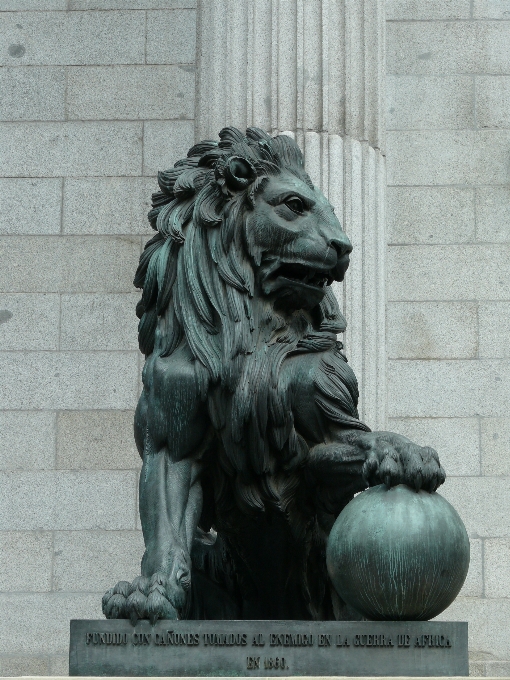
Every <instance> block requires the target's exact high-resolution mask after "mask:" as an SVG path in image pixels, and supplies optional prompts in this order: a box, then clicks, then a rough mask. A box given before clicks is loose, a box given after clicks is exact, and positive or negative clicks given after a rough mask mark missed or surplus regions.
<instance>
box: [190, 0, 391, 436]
mask: <svg viewBox="0 0 510 680" xmlns="http://www.w3.org/2000/svg"><path fill="white" fill-rule="evenodd" d="M383 86H384V0H199V2H198V27H197V93H196V94H197V97H196V110H195V134H196V138H197V139H205V138H208V137H209V138H210V137H213V138H214V137H215V136H216V135H217V133H218V131H219V130H220V129H221V128H222V127H224V126H225V125H235V126H236V127H238V128H240V129H245V128H246V127H247V126H249V125H256V126H258V127H261V128H263V129H265V130H267V131H268V132H271V133H273V134H275V133H281V132H285V133H286V134H290V135H292V136H293V137H295V139H296V140H297V142H298V144H299V145H300V147H301V148H302V149H303V151H304V153H305V162H306V167H307V170H308V172H309V174H310V176H311V178H312V180H313V181H314V182H315V183H316V184H317V185H319V186H320V187H321V189H322V190H323V191H324V193H325V194H326V196H327V197H328V198H329V200H330V201H331V203H332V204H333V205H334V206H335V207H336V208H337V214H339V215H342V216H343V219H342V220H341V221H342V222H343V226H344V228H345V230H346V232H347V234H348V235H349V238H350V239H351V241H352V243H353V246H354V251H353V254H352V256H351V262H352V264H351V268H350V270H349V272H348V274H347V279H346V281H345V283H344V284H343V285H340V284H339V285H338V286H337V289H336V293H337V295H338V297H339V300H340V301H341V303H342V304H343V307H344V310H345V315H346V317H347V322H348V328H347V331H346V333H345V339H344V342H345V346H346V352H347V356H348V357H349V361H350V363H351V364H352V366H353V368H354V370H355V372H356V374H357V376H358V380H359V383H360V404H359V406H360V414H361V416H362V418H363V419H364V420H366V422H367V423H368V424H370V426H371V427H373V428H381V427H384V426H385V420H386V414H385V404H386V380H385V376H386V352H385V257H384V255H385V236H384V201H385V159H384V156H383V130H384V125H383V96H384V89H383Z"/></svg>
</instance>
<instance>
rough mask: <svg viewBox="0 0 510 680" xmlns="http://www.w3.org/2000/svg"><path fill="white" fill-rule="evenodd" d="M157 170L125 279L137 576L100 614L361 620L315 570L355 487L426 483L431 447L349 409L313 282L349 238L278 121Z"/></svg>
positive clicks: (435, 481)
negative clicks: (130, 280) (140, 243)
mask: <svg viewBox="0 0 510 680" xmlns="http://www.w3.org/2000/svg"><path fill="white" fill-rule="evenodd" d="M219 137H220V141H219V142H216V141H203V142H200V143H199V144H196V145H195V146H193V148H191V149H190V151H189V153H188V156H187V158H186V159H183V160H179V161H178V162H177V163H176V164H175V166H174V168H172V169H171V170H168V171H165V172H161V173H159V176H158V182H159V186H160V189H161V191H159V192H158V193H156V194H154V195H153V208H152V210H151V211H150V212H149V220H150V223H151V225H152V226H153V228H154V229H155V230H156V232H157V233H156V235H155V236H154V238H152V239H151V240H150V241H149V242H148V243H147V245H146V246H145V250H144V252H143V254H142V256H141V257H140V264H139V267H138V270H137V272H136V277H135V280H134V284H135V286H136V287H138V288H142V289H143V294H142V299H141V301H140V302H139V304H138V306H137V315H138V317H139V318H140V324H139V344H140V349H141V351H142V352H143V353H144V354H145V357H146V360H145V366H144V370H143V392H142V395H141V397H140V401H139V404H138V407H137V410H136V415H135V439H136V444H137V447H138V450H139V452H140V455H141V457H142V459H143V467H142V470H141V474H140V495H139V498H140V516H141V521H142V528H143V535H144V540H145V553H144V555H143V559H142V564H141V576H138V577H137V578H135V579H134V581H133V582H132V583H128V582H127V581H121V582H120V583H118V584H117V585H116V586H115V587H114V588H112V589H110V590H109V591H108V592H107V593H106V594H105V596H104V597H103V612H104V614H105V615H106V617H108V618H130V619H131V620H132V622H136V620H137V619H147V618H148V619H150V620H151V621H152V622H154V621H155V620H157V619H172V618H173V619H175V618H183V619H226V618H228V619H305V620H311V619H315V620H331V619H356V618H360V615H359V614H357V613H356V612H355V611H354V610H352V609H350V608H349V607H348V606H347V605H346V604H344V603H343V602H342V601H341V600H340V598H339V597H338V595H337V594H336V592H335V590H334V588H333V586H332V584H331V582H330V580H329V578H328V574H327V571H326V560H325V547H326V541H327V537H328V534H329V531H330V529H331V527H332V525H333V523H334V521H335V518H336V517H337V515H338V514H339V513H340V511H341V510H342V508H343V507H344V506H345V505H346V504H347V503H348V502H349V501H350V500H351V499H352V498H353V496H354V494H356V493H357V492H359V491H361V490H363V489H365V488H366V487H367V486H369V485H375V484H380V483H385V484H386V485H388V486H391V485H396V484H400V483H404V484H407V485H409V486H412V487H415V488H417V489H419V488H422V489H425V490H427V491H430V492H433V491H435V489H436V488H437V487H438V486H439V485H440V484H442V483H443V481H444V478H445V475H444V472H443V469H442V468H441V466H440V463H439V459H438V456H437V453H436V452H435V451H434V450H433V449H430V448H422V447H420V446H417V445H416V444H413V443H412V442H411V441H409V440H408V439H406V438H405V437H402V436H400V435H397V434H393V433H389V432H371V431H370V429H369V428H368V427H367V425H365V424H364V423H362V422H361V421H360V420H359V418H358V412H357V410H356V405H357V399H358V388H357V382H356V378H355V376H354V373H353V371H352V370H351V368H350V366H349V364H348V363H347V359H346V357H345V355H344V354H343V352H342V343H341V342H339V341H338V340H337V335H338V333H341V332H342V331H344V330H345V327H346V324H345V320H344V318H343V316H342V314H341V312H340V309H339V307H338V303H337V301H336V299H335V297H334V295H333V292H332V290H331V286H330V284H331V283H332V282H333V281H342V280H343V278H344V275H345V272H346V270H347V267H348V265H349V253H350V251H351V250H352V247H351V244H350V242H349V239H348V238H347V236H346V235H345V233H344V232H343V230H342V227H341V225H340V223H339V221H338V219H337V217H336V216H335V213H334V210H333V207H332V206H331V205H330V204H329V203H328V201H327V200H326V198H325V197H324V195H323V194H322V193H321V192H320V190H319V189H317V188H316V187H314V186H313V184H312V182H311V181H310V178H309V177H308V175H307V174H306V172H305V170H304V166H303V158H302V154H301V152H300V150H299V148H298V146H297V145H296V144H295V142H294V141H293V140H292V139H291V138H290V137H288V136H284V135H280V136H277V137H270V136H269V135H268V134H266V133H265V132H263V131H262V130H259V129H257V128H249V129H248V130H247V131H246V133H245V134H243V133H242V132H240V131H239V130H237V129H235V128H232V127H230V128H225V129H223V130H222V131H221V132H220V135H219Z"/></svg>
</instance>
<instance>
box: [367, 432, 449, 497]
mask: <svg viewBox="0 0 510 680" xmlns="http://www.w3.org/2000/svg"><path fill="white" fill-rule="evenodd" d="M367 442H368V452H367V458H366V460H365V463H364V465H363V470H362V474H363V478H364V479H365V481H366V483H367V484H368V485H370V486H373V485H375V484H381V483H383V484H385V485H386V486H387V487H388V488H390V487H392V486H396V485H398V484H406V485H407V486H409V487H411V488H413V489H416V491H419V490H420V489H423V490H424V491H428V492H429V493H433V492H434V491H435V490H436V489H437V488H438V487H439V486H440V485H441V484H443V482H444V481H445V479H446V475H445V472H444V470H443V468H442V467H441V464H440V462H439V457H438V455H437V452H436V451H435V450H434V449H432V448H430V447H428V446H426V447H422V446H418V445H417V444H413V443H412V442H411V441H409V440H408V439H406V438H405V437H401V436H400V435H397V434H393V433H391V432H383V433H371V434H370V435H369V437H368V438H367Z"/></svg>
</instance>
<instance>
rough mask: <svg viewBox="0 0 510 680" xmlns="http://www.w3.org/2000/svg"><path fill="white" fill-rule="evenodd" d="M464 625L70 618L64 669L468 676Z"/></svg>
mask: <svg viewBox="0 0 510 680" xmlns="http://www.w3.org/2000/svg"><path fill="white" fill-rule="evenodd" d="M467 628H468V627H467V623H465V622H452V621H400V622H399V621H361V622H355V621H158V622H157V623H156V625H155V626H151V625H150V623H149V622H148V621H139V622H138V623H137V624H136V626H134V627H133V626H132V625H131V624H130V622H129V621H127V620H113V621H107V620H99V621H92V620H90V621H89V620H80V621H71V642H70V648H69V674H70V675H75V676H76V675H79V676H82V677H84V676H91V677H97V676H103V677H105V676H115V677H122V676H126V677H129V676H138V677H154V676H160V677H165V676H168V677H225V676H236V677H240V676H247V677H248V676H254V677H275V676H287V677H292V676H296V677H305V676H313V677H321V676H323V677H326V676H327V677H332V676H335V677H342V676H349V677H353V676H357V677H385V676H386V677H395V676H400V677H406V676H409V677H411V676H413V677H452V676H467V675H469V666H468V646H467Z"/></svg>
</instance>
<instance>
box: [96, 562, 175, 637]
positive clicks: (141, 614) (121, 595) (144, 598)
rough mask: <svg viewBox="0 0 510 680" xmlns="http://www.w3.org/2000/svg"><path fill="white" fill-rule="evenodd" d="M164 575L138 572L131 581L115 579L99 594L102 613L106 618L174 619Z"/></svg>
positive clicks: (133, 621)
mask: <svg viewBox="0 0 510 680" xmlns="http://www.w3.org/2000/svg"><path fill="white" fill-rule="evenodd" d="M167 589H168V576H166V575H165V574H162V573H161V572H156V573H155V574H153V575H152V576H151V578H147V577H145V576H138V577H137V578H135V579H134V581H133V582H132V583H129V582H128V581H119V582H118V583H117V585H116V586H115V587H114V588H110V590H108V591H107V592H106V593H105V594H104V595H103V614H104V615H105V616H106V618H107V619H130V620H131V623H132V624H133V625H135V623H136V622H137V621H138V619H149V620H150V622H151V623H152V624H153V625H154V623H155V622H156V621H157V620H158V619H176V618H177V611H176V609H175V607H173V605H172V603H171V602H170V600H169V597H168V590H167Z"/></svg>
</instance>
